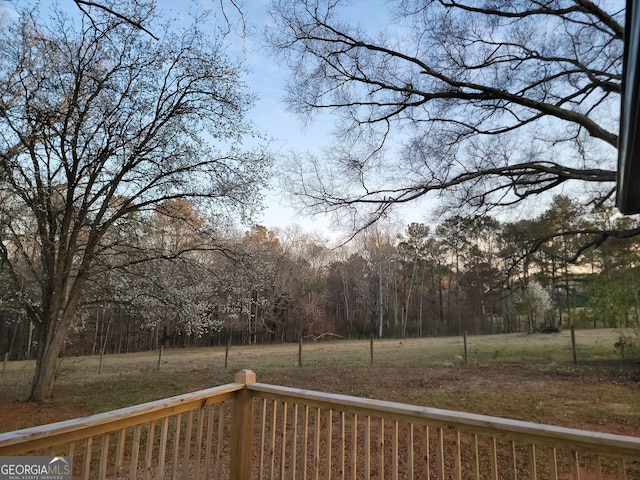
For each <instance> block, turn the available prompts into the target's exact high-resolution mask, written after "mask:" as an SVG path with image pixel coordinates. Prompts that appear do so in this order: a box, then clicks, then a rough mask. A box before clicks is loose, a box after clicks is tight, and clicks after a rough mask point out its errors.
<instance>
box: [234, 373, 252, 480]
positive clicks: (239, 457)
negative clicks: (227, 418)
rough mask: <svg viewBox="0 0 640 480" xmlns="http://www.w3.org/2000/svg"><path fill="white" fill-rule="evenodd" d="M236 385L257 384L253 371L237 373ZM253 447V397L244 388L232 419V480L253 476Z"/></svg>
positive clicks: (237, 395)
mask: <svg viewBox="0 0 640 480" xmlns="http://www.w3.org/2000/svg"><path fill="white" fill-rule="evenodd" d="M235 381H236V383H243V384H245V385H248V384H251V383H255V381H256V374H255V373H254V372H252V371H251V370H241V371H239V372H238V373H236V376H235ZM252 445H253V397H252V396H251V393H250V392H249V391H248V390H247V389H246V388H243V389H242V390H240V391H238V392H237V393H236V396H235V398H234V399H233V413H232V418H231V466H230V478H231V480H245V479H247V478H249V477H250V476H251V447H252Z"/></svg>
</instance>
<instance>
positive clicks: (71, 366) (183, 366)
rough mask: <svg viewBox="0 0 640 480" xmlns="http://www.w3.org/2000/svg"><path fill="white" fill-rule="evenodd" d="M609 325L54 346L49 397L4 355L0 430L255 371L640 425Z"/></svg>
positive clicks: (427, 399) (487, 407) (26, 367)
mask: <svg viewBox="0 0 640 480" xmlns="http://www.w3.org/2000/svg"><path fill="white" fill-rule="evenodd" d="M619 335H620V332H619V331H617V330H607V329H599V330H577V331H576V344H577V357H578V364H577V365H574V364H573V355H572V349H571V338H570V334H569V332H562V333H559V334H533V335H529V334H507V335H492V336H471V337H468V339H467V362H466V363H465V362H464V346H463V339H462V338H435V339H433V338H428V339H403V340H376V341H374V365H373V366H370V365H369V363H370V342H369V341H368V340H365V341H332V342H316V343H314V342H306V343H304V345H303V352H302V363H303V366H302V368H301V367H299V366H298V345H297V344H284V345H257V346H232V347H231V348H230V351H229V358H228V368H227V369H225V368H224V361H225V347H215V348H208V349H171V350H166V351H165V352H164V353H163V356H162V361H161V364H160V371H158V369H157V367H158V352H144V353H135V354H122V355H109V356H105V357H104V359H103V364H102V373H100V374H99V373H98V366H99V357H97V356H95V357H73V358H62V359H61V361H60V366H59V369H58V378H57V381H56V387H55V391H54V398H53V399H51V400H50V401H47V402H43V403H40V404H36V405H33V404H30V403H26V402H24V400H25V399H26V398H27V396H28V391H29V385H30V381H31V376H32V374H33V370H34V362H32V361H26V362H9V363H8V364H7V365H6V370H5V372H4V375H3V377H2V378H1V379H0V386H1V388H0V431H8V430H14V429H16V428H23V427H26V426H31V425H37V424H41V423H47V422H51V421H57V420H61V419H66V418H71V417H77V416H83V415H88V414H92V413H98V412H103V411H106V410H111V409H114V408H119V407H123V406H128V405H133V404H137V403H142V402H145V401H149V400H153V399H157V398H163V397H168V396H172V395H176V394H179V393H183V392H187V391H193V390H198V389H201V388H206V387H209V386H213V385H219V384H224V383H228V382H231V381H232V379H233V375H234V373H235V372H237V371H238V370H240V369H243V368H250V369H252V370H254V371H255V372H256V373H257V375H258V381H262V382H268V383H275V384H281V385H290V386H297V387H300V388H310V389H315V390H323V391H329V392H334V393H345V394H352V395H358V396H364V397H369V398H380V399H386V400H393V401H403V402H409V403H416V404H421V405H429V406H436V407H440V408H449V409H454V410H465V411H472V412H477V413H484V414H490V415H498V416H504V417H510V418H520V419H524V420H531V421H537V422H544V423H554V424H562V425H566V426H578V427H585V428H590V429H597V430H603V431H611V432H624V433H631V434H636V433H638V432H640V391H639V389H638V387H639V386H640V383H639V382H638V379H640V371H639V370H638V367H637V366H636V365H635V364H629V363H623V362H620V361H619V358H618V355H617V353H616V352H615V349H614V346H613V345H614V343H615V341H616V340H617V339H618V337H619Z"/></svg>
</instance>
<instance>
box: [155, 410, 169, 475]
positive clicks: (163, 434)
mask: <svg viewBox="0 0 640 480" xmlns="http://www.w3.org/2000/svg"><path fill="white" fill-rule="evenodd" d="M168 434H169V417H164V418H163V419H162V427H161V429H160V449H159V450H158V472H157V477H158V478H164V467H165V463H166V459H167V458H166V457H167V436H168Z"/></svg>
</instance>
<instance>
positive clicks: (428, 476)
mask: <svg viewBox="0 0 640 480" xmlns="http://www.w3.org/2000/svg"><path fill="white" fill-rule="evenodd" d="M424 438H425V440H426V443H425V445H424V468H425V478H426V479H427V480H430V479H431V458H430V457H429V455H430V454H431V442H430V441H429V426H428V425H425V427H424Z"/></svg>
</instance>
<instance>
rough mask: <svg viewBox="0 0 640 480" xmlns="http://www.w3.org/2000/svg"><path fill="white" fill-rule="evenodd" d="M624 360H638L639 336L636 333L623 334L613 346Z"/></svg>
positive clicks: (639, 351) (639, 357)
mask: <svg viewBox="0 0 640 480" xmlns="http://www.w3.org/2000/svg"><path fill="white" fill-rule="evenodd" d="M613 346H614V348H615V349H616V351H617V352H618V353H619V354H620V356H621V357H622V358H623V359H624V360H640V336H639V335H638V333H635V332H634V333H624V334H621V335H620V337H618V341H617V342H616V343H614V344H613Z"/></svg>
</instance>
